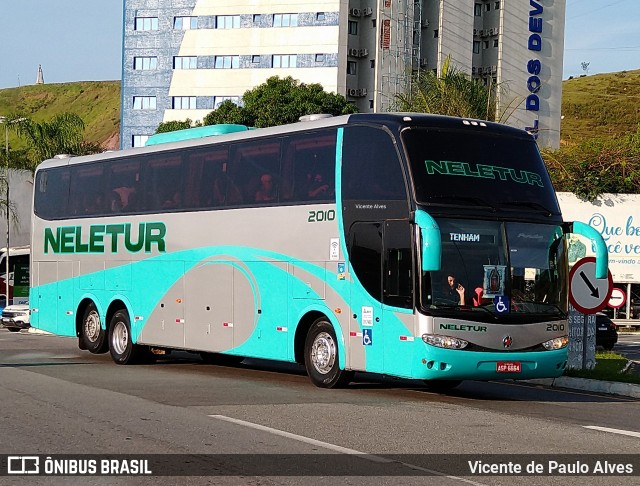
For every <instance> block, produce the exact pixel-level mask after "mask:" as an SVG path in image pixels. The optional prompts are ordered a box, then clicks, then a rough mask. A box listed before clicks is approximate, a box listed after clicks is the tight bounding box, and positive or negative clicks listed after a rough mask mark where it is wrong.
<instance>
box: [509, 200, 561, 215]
mask: <svg viewBox="0 0 640 486" xmlns="http://www.w3.org/2000/svg"><path fill="white" fill-rule="evenodd" d="M500 204H501V205H505V206H520V207H527V208H531V209H535V210H536V211H538V212H541V213H544V215H545V216H547V217H549V216H552V215H553V211H551V210H550V209H549V208H547V207H546V206H543V205H542V204H540V203H537V202H534V201H502V202H501V203H500Z"/></svg>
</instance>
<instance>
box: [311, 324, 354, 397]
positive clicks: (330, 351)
mask: <svg viewBox="0 0 640 486" xmlns="http://www.w3.org/2000/svg"><path fill="white" fill-rule="evenodd" d="M304 364H305V367H306V369H307V374H308V375H309V378H310V379H311V382H312V383H313V384H314V385H316V386H318V387H320V388H339V387H342V386H346V385H347V384H349V382H350V381H351V380H352V378H353V372H352V371H347V370H341V369H340V366H339V365H338V340H337V339H336V334H335V332H334V331H333V326H332V325H331V323H329V322H328V321H327V320H326V319H325V318H320V319H317V320H316V321H315V322H314V323H313V324H312V325H311V327H310V328H309V332H308V334H307V339H306V340H305V344H304Z"/></svg>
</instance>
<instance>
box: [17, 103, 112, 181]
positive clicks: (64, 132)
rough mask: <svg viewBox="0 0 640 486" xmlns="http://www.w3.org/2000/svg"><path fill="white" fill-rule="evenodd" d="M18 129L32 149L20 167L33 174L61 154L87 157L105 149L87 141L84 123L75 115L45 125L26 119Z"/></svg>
mask: <svg viewBox="0 0 640 486" xmlns="http://www.w3.org/2000/svg"><path fill="white" fill-rule="evenodd" d="M15 128H16V130H17V132H18V134H19V135H20V136H21V137H22V138H23V139H24V140H25V141H26V142H27V146H28V154H29V157H28V158H27V159H25V160H24V164H22V165H23V166H22V167H20V168H23V169H26V170H30V171H31V172H34V171H35V168H36V167H37V165H38V164H39V163H40V162H42V161H43V160H46V159H50V158H52V157H54V156H55V155H58V154H70V155H87V154H91V153H97V152H100V151H101V150H102V148H101V147H100V146H99V145H98V144H95V143H88V142H84V141H83V132H84V122H83V121H82V118H80V117H79V116H78V115H76V114H75V113H60V114H58V115H55V116H54V117H53V118H52V119H51V120H50V121H43V122H36V121H33V120H31V119H29V118H25V119H24V120H22V121H21V122H20V123H16V124H15ZM16 168H17V167H16Z"/></svg>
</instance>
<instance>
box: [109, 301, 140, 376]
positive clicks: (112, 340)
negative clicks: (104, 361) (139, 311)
mask: <svg viewBox="0 0 640 486" xmlns="http://www.w3.org/2000/svg"><path fill="white" fill-rule="evenodd" d="M109 351H110V353H111V358H112V359H113V361H114V362H115V363H116V364H120V365H127V364H134V363H137V362H139V361H141V360H142V358H143V357H144V354H145V350H144V349H143V347H142V346H140V345H138V344H134V343H133V337H132V336H131V324H130V322H129V315H128V314H127V313H126V312H125V311H123V310H119V311H117V312H116V313H115V314H114V315H113V317H112V318H111V323H110V325H109Z"/></svg>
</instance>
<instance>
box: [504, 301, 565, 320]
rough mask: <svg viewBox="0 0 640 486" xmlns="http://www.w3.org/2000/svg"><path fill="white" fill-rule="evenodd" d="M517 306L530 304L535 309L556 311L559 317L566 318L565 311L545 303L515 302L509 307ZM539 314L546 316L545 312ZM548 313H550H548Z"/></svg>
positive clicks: (555, 305)
mask: <svg viewBox="0 0 640 486" xmlns="http://www.w3.org/2000/svg"><path fill="white" fill-rule="evenodd" d="M519 304H532V305H534V306H537V307H536V308H537V309H539V308H540V307H542V308H543V309H544V308H551V309H554V310H556V311H557V313H558V314H559V315H560V316H561V317H566V316H567V313H566V312H565V311H563V310H562V309H561V308H560V307H559V306H558V305H557V304H549V303H547V302H536V301H534V300H517V301H515V302H513V301H512V302H511V307H512V308H513V307H514V306H518V305H519ZM526 313H527V314H535V312H526ZM539 313H540V314H547V312H539ZM549 313H550V312H549Z"/></svg>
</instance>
